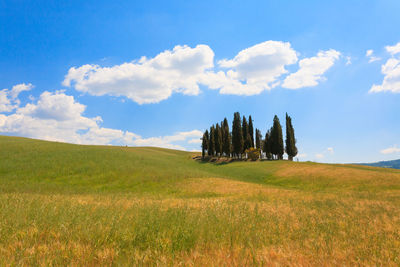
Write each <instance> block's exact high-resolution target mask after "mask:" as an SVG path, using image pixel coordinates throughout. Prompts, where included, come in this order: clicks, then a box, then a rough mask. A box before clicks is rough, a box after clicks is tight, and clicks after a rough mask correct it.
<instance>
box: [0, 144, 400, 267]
mask: <svg viewBox="0 0 400 267" xmlns="http://www.w3.org/2000/svg"><path fill="white" fill-rule="evenodd" d="M7 140H8V139H7ZM3 141H4V140H3ZM0 142H1V138H0ZM8 142H9V144H6V143H4V142H3V143H1V144H2V145H3V147H5V148H6V149H3V150H1V151H0V153H3V154H1V155H2V158H3V159H4V160H3V161H1V162H0V174H1V175H0V193H1V194H0V265H1V266H16V265H18V266H49V265H50V266H65V265H68V266H113V265H128V266H132V265H144V266H154V265H159V266H251V265H255V266H260V265H264V266H338V265H340V266H354V265H362V266H376V265H380V266H399V265H400V256H399V255H400V171H396V170H386V169H380V168H369V167H360V166H346V165H325V164H315V163H294V162H282V161H280V162H232V163H226V164H225V163H224V164H220V163H216V164H213V163H201V162H196V161H194V160H192V159H191V155H190V154H188V153H184V152H176V151H172V150H161V149H153V148H138V149H134V148H110V147H90V146H89V147H81V146H73V145H66V144H53V143H46V142H38V141H24V142H27V143H26V144H25V145H21V142H19V140H8ZM22 143H23V142H22ZM27 144H29V146H27ZM49 162H50V163H51V164H50V163H49Z"/></svg>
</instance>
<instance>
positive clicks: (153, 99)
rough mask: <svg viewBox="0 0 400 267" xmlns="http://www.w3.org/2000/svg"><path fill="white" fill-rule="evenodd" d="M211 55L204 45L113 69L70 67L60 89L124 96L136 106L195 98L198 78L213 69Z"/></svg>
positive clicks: (176, 50)
mask: <svg viewBox="0 0 400 267" xmlns="http://www.w3.org/2000/svg"><path fill="white" fill-rule="evenodd" d="M213 61H214V52H213V51H212V50H211V48H210V47H209V46H207V45H197V46H196V47H195V48H190V47H188V46H175V48H174V49H173V50H172V51H169V50H166V51H164V52H162V53H160V54H158V55H157V56H156V57H154V58H150V59H148V58H146V57H142V58H141V59H140V60H139V61H134V62H130V63H123V64H121V65H116V66H113V67H100V66H98V65H83V66H81V67H78V68H75V67H72V68H70V69H69V71H68V74H67V75H66V76H65V79H64V81H63V85H64V86H72V85H73V86H74V87H75V89H76V90H78V91H81V92H87V93H89V94H92V95H96V96H101V95H113V96H125V97H128V98H130V99H131V100H133V101H135V102H137V103H139V104H146V103H158V102H160V101H162V100H165V99H167V98H168V97H170V96H171V95H172V93H176V92H178V93H183V94H186V95H197V94H198V93H199V91H200V89H199V85H198V84H199V79H200V77H201V76H202V75H204V73H205V71H206V70H207V69H210V68H212V67H213V66H214V62H213Z"/></svg>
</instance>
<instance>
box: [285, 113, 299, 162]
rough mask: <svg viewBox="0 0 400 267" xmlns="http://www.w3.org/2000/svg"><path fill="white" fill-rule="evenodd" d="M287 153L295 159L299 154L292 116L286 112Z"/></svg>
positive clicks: (291, 158)
mask: <svg viewBox="0 0 400 267" xmlns="http://www.w3.org/2000/svg"><path fill="white" fill-rule="evenodd" d="M285 141H286V153H287V154H288V159H289V160H293V158H294V157H295V156H296V155H297V147H296V139H295V137H294V128H293V125H292V118H291V117H290V116H289V115H288V114H287V113H286V140H285Z"/></svg>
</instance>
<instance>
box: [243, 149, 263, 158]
mask: <svg viewBox="0 0 400 267" xmlns="http://www.w3.org/2000/svg"><path fill="white" fill-rule="evenodd" d="M245 152H246V154H247V157H248V158H249V159H251V160H258V159H259V158H260V149H259V148H254V147H250V148H249V149H246V151H245Z"/></svg>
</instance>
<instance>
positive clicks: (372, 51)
mask: <svg viewBox="0 0 400 267" xmlns="http://www.w3.org/2000/svg"><path fill="white" fill-rule="evenodd" d="M373 54H374V50H372V49H369V50H367V52H366V53H365V56H366V57H367V58H369V60H368V63H372V62H375V61H379V60H381V58H380V57H376V56H374V55H373Z"/></svg>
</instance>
